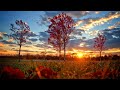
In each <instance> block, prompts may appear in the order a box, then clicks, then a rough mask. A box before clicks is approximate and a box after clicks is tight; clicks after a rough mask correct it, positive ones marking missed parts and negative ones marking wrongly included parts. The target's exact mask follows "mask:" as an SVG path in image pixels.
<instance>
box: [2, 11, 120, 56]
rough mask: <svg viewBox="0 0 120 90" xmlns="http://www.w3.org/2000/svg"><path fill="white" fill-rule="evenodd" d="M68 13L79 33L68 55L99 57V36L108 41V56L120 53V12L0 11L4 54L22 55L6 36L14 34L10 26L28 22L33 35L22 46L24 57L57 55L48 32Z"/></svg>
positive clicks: (106, 47) (73, 40) (70, 42)
mask: <svg viewBox="0 0 120 90" xmlns="http://www.w3.org/2000/svg"><path fill="white" fill-rule="evenodd" d="M61 12H65V13H66V14H67V15H69V16H71V17H72V19H73V20H74V21H75V23H76V25H75V26H74V27H75V30H74V31H73V32H72V33H71V35H70V40H69V43H68V44H67V47H66V49H67V53H74V52H75V53H76V52H77V53H84V54H89V53H90V52H94V53H96V52H97V50H96V49H95V48H93V45H94V38H95V37H96V36H97V34H98V33H102V34H103V35H105V37H106V42H105V49H104V50H103V53H104V54H116V53H117V54H119V52H120V11H0V54H7V55H11V54H18V49H19V46H18V45H17V44H16V42H15V40H14V39H12V38H8V37H7V36H6V35H9V34H10V33H11V30H10V24H14V25H15V21H16V20H22V21H24V22H27V24H28V25H29V27H30V30H31V32H32V33H33V35H32V36H31V37H29V38H28V40H27V42H26V44H24V45H23V46H22V52H21V53H22V54H28V53H30V54H40V53H41V52H44V51H46V52H47V53H49V54H55V55H56V54H57V52H56V50H55V49H54V48H53V47H52V46H51V45H49V44H48V41H47V40H48V37H49V34H48V33H47V32H45V31H46V30H48V26H49V25H50V22H49V19H48V18H52V17H54V16H55V15H57V14H60V13H61Z"/></svg>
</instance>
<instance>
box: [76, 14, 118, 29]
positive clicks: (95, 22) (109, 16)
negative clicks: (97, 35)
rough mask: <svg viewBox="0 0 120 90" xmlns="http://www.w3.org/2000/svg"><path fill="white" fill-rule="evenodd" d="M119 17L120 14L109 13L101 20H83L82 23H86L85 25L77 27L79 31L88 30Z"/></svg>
mask: <svg viewBox="0 0 120 90" xmlns="http://www.w3.org/2000/svg"><path fill="white" fill-rule="evenodd" d="M119 17H120V12H110V13H109V14H107V15H106V16H105V17H102V18H96V19H85V20H83V21H82V22H86V23H87V24H85V25H83V26H82V27H79V29H82V30H90V29H92V28H93V27H95V26H100V25H102V24H104V23H106V22H108V21H110V20H112V19H115V18H119ZM78 22H79V21H78ZM80 22H81V20H80Z"/></svg>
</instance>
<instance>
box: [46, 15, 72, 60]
mask: <svg viewBox="0 0 120 90" xmlns="http://www.w3.org/2000/svg"><path fill="white" fill-rule="evenodd" d="M50 22H51V25H49V29H48V31H47V32H48V33H49V34H50V37H49V38H48V43H50V44H51V45H53V47H54V48H56V49H57V50H58V51H59V57H60V54H61V49H62V47H63V50H64V60H65V54H66V45H67V43H68V40H69V35H70V34H71V32H72V31H73V30H74V27H73V26H74V21H73V19H72V18H71V17H70V16H68V15H66V14H65V13H61V14H59V15H56V16H54V17H53V18H51V19H50Z"/></svg>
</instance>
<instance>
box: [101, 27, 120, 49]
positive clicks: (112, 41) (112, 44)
mask: <svg viewBox="0 0 120 90" xmlns="http://www.w3.org/2000/svg"><path fill="white" fill-rule="evenodd" d="M103 34H104V35H105V36H106V39H107V40H106V44H105V45H106V48H107V49H109V48H120V28H113V29H105V30H103Z"/></svg>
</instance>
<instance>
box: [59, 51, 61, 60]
mask: <svg viewBox="0 0 120 90" xmlns="http://www.w3.org/2000/svg"><path fill="white" fill-rule="evenodd" d="M60 59H61V50H59V60H60Z"/></svg>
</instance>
